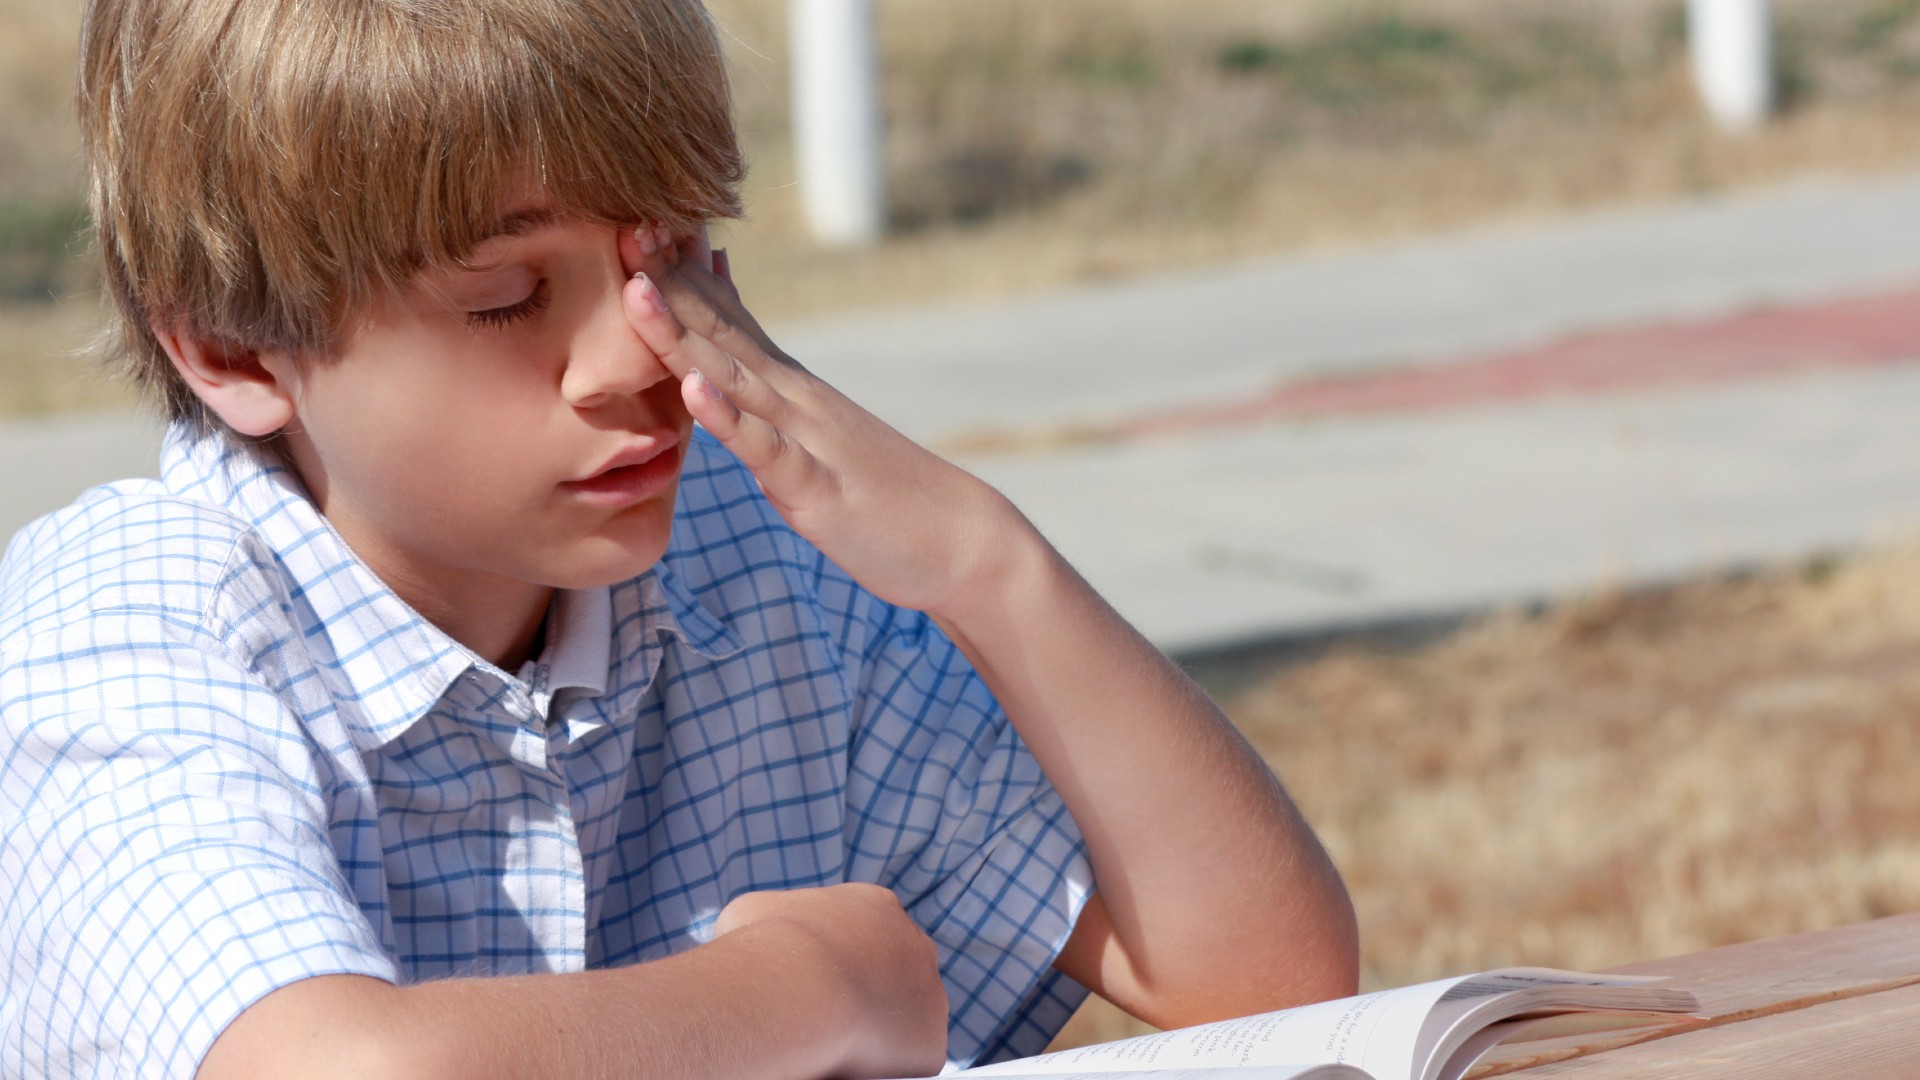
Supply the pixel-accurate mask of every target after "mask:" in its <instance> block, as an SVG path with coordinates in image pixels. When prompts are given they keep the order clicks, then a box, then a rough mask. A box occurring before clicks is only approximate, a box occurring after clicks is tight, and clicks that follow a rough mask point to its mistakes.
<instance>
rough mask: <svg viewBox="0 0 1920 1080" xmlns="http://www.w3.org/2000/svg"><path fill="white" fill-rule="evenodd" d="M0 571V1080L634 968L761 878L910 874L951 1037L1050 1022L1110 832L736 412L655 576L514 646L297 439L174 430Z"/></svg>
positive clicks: (891, 883) (1014, 1038)
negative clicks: (504, 649) (763, 469)
mask: <svg viewBox="0 0 1920 1080" xmlns="http://www.w3.org/2000/svg"><path fill="white" fill-rule="evenodd" d="M162 465H163V467H162V479H160V480H159V481H152V480H145V481H126V482H122V483H118V484H114V485H110V486H107V487H103V488H98V489H95V490H94V491H92V492H89V493H88V494H87V495H86V496H84V497H83V498H82V499H81V500H80V501H79V502H77V503H76V504H74V505H73V506H71V507H69V508H67V509H66V510H63V511H61V512H59V513H57V514H54V515H52V516H50V517H47V518H43V519H41V520H40V521H38V522H36V523H34V524H33V525H31V526H29V527H28V528H26V529H25V530H23V531H22V532H21V533H20V534H19V536H18V537H16V538H15V540H14V542H13V544H12V545H11V547H10V548H9V549H8V551H7V554H6V558H5V561H4V562H0V882H5V883H6V888H5V889H4V894H3V895H0V973H3V974H0V978H4V984H0V988H3V989H4V994H3V995H0V1075H6V1076H22V1077H25V1076H69V1075H74V1076H96V1075H114V1076H132V1075H140V1076H148V1075H155V1076H157V1075H171V1076H182V1077H184V1076H189V1075H190V1074H192V1072H193V1071H194V1069H195V1068H196V1067H197V1065H198V1062H199V1061H200V1058H201V1057H202V1055H203V1054H204V1053H205V1052H206V1050H207V1048H208V1047H209V1046H210V1045H211V1044H212V1042H213V1040H214V1038H215V1037H216V1036H217V1035H218V1034H219V1033H220V1031H221V1030H222V1028H224V1027H225V1025H226V1024H227V1023H229V1022H230V1021H231V1020H232V1019H233V1018H234V1017H235V1016H236V1015H238V1014H239V1013H240V1011H241V1010H243V1009H245V1008H246V1007H247V1006H248V1005H249V1004H250V1003H252V1002H253V1001H255V1000H257V999H259V998H260V997H261V996H262V995H264V994H266V993H268V992H269V991H271V990H273V989H275V988H276V987H280V986H284V985H286V984H288V983H291V982H294V981H296V980H298V979H301V978H305V977H308V976H313V975H321V974H329V973H353V974H361V975H370V976H374V977H377V978H381V979H387V980H391V981H395V982H400V983H406V982H412V981H415V980H420V979H427V978H435V977H444V976H453V975H473V974H493V973H499V974H508V973H526V972H565V971H579V970H582V969H585V968H594V967H608V966H615V965H621V964H632V963H639V962H642V961H646V960H652V959H656V958H659V957H663V956H667V955H669V954H672V953H675V952H679V951H682V950H685V949H688V948H691V947H693V946H695V945H697V944H699V943H701V942H703V941H705V940H708V939H709V938H710V936H711V932H712V924H713V919H714V916H715V915H716V914H717V913H718V912H719V910H720V908H721V907H722V906H723V905H725V904H726V903H727V901H728V900H730V899H731V898H733V897H735V896H738V895H739V894H741V893H743V892H747V891H750V890H758V889H792V888H801V887H807V886H817V885H826V884H832V883H836V882H844V881H867V882H877V883H881V884H884V885H886V886H888V887H889V888H891V889H892V890H893V891H894V892H895V893H896V894H897V895H898V896H899V897H900V899H901V901H902V903H903V904H905V906H906V909H907V911H908V912H909V913H910V914H911V915H912V917H913V918H914V920H915V921H916V922H917V923H918V924H919V925H920V926H921V927H922V928H923V929H924V930H925V931H926V932H927V933H928V934H929V935H930V936H931V937H932V938H933V940H934V941H935V942H936V943H937V945H938V947H939V951H940V957H941V974H942V976H943V978H944V979H945V981H946V988H947V994H948V998H949V1001H950V1003H951V1010H952V1013H951V1017H950V1021H951V1023H950V1035H951V1041H950V1057H951V1059H952V1061H953V1062H954V1064H956V1065H965V1064H969V1063H972V1062H974V1061H981V1060H996V1059H999V1058H1004V1057H1008V1056H1013V1055H1020V1054H1029V1053H1034V1052H1037V1051H1038V1050H1040V1049H1041V1048H1042V1046H1043V1045H1044V1044H1045V1042H1046V1041H1047V1039H1048V1038H1050V1037H1051V1035H1052V1033H1053V1032H1054V1030H1055V1029H1056V1028H1057V1027H1058V1026H1059V1025H1060V1024H1061V1023H1062V1022H1064V1020H1065V1019H1066V1017H1067V1015H1068V1014H1069V1013H1070V1012H1071V1011H1072V1008H1073V1006H1074V1005H1076V1004H1077V1003H1078V1001H1079V999H1080V997H1081V996H1082V995H1083V994H1084V991H1083V990H1081V989H1080V988H1078V987H1077V986H1075V985H1074V984H1073V983H1071V982H1070V981H1069V980H1066V979H1065V978H1063V977H1061V976H1059V975H1058V974H1056V973H1055V972H1053V971H1052V970H1051V966H1050V965H1051V963H1052V961H1053V958H1054V956H1055V954H1056V953H1057V951H1058V950H1059V948H1060V946H1061V945H1062V944H1064V942H1065V940H1066V937H1067V935H1068V933H1069V932H1070V931H1071V929H1072V926H1073V922H1074V919H1075V918H1077V916H1078V913H1079V910H1080V905H1081V904H1082V903H1084V901H1085V899H1086V897H1087V895H1088V893H1089V891H1090V889H1091V887H1092V884H1091V877H1090V871H1089V869H1088V867H1087V863H1086V860H1085V857H1084V855H1083V853H1082V849H1081V844H1080V837H1079V833H1078V832H1077V830H1076V829H1075V827H1074V824H1073V822H1072V820H1071V819H1070V818H1069V817H1068V815H1067V812H1066V810H1065V808H1064V806H1063V805H1062V804H1061V802H1060V799H1059V797H1058V796H1057V795H1056V794H1055V793H1054V791H1053V789H1052V787H1051V785H1049V784H1048V782H1047V780H1046V778H1045V777H1044V776H1043V775H1042V774H1041V772H1040V770H1039V768H1038V767H1037V766H1036V765H1035V763H1034V761H1033V759H1032V757H1031V756H1030V755H1029V754H1028V753H1027V751H1026V749H1025V747H1024V746H1023V745H1022V744H1021V742H1020V740H1019V738H1018V737H1017V736H1016V735H1015V733H1014V731H1013V729H1012V727H1011V726H1010V725H1009V724H1008V723H1007V720H1006V718H1005V716H1004V714H1003V713H1002V712H1001V711H1000V709H999V707H998V706H997V705H996V704H995V702H994V701H993V699H992V697H991V696H990V695H989V694H988V692H987V690H986V688H985V687H984V686H983V684H982V683H981V681H980V679H979V677H978V676H977V675H976V674H975V673H974V672H973V670H972V669H971V668H970V667H969V666H968V664H967V663H966V661H965V659H964V658H962V657H961V656H960V655H959V653H958V652H957V651H956V650H955V648H954V647H953V645H952V644H951V643H950V642H949V641H947V640H946V638H945V637H943V636H942V635H941V634H940V633H939V631H938V630H936V629H935V628H934V627H933V626H932V625H931V623H930V622H929V620H928V619H927V618H925V617H924V616H922V615H920V614H917V613H914V612H908V611H903V610H900V609H897V608H894V607H891V606H889V605H887V604H884V603H882V602H881V601H879V600H877V599H875V598H874V597H873V596H872V595H870V594H869V593H867V592H866V591H865V590H863V589H861V588H860V587H859V586H858V585H856V584H854V582H853V581H852V580H851V579H850V578H849V577H848V576H847V575H846V574H845V573H844V572H842V571H841V570H840V569H839V568H838V567H836V566H834V565H833V564H832V563H830V562H828V561H827V560H826V559H825V558H824V557H823V556H821V555H820V553H819V552H818V551H816V550H815V549H814V548H813V547H811V546H810V545H809V544H807V543H806V542H805V541H803V540H801V539H800V538H799V537H797V536H796V535H795V534H794V533H793V532H792V531H791V530H790V529H788V528H787V527H786V525H785V524H784V523H783V522H782V521H781V520H780V519H779V517H778V515H776V514H775V513H774V512H773V511H772V509H771V508H770V507H769V506H768V504H767V503H766V501H765V499H764V498H762V497H761V496H760V494H759V491H758V488H757V486H756V484H755V482H754V480H753V478H752V476H751V475H750V474H748V473H747V472H746V471H745V469H743V468H742V467H741V466H740V465H739V463H738V462H736V461H735V460H734V459H733V458H732V457H731V456H730V455H728V454H727V452H726V451H725V450H724V449H722V448H721V447H719V445H718V444H717V443H715V442H714V441H713V440H712V439H710V438H709V437H707V436H706V435H705V434H704V433H701V434H699V435H697V436H696V438H695V440H694V441H693V443H692V444H691V447H690V449H689V453H688V460H687V466H686V473H685V477H684V480H683V482H682V484H681V488H680V496H679V508H678V511H677V516H676V518H675V522H674V529H673V537H672V542H671V544H670V546H669V549H668V552H667V555H666V556H665V558H664V559H663V560H662V561H661V563H660V564H659V565H658V566H656V567H654V568H652V569H650V570H648V571H647V572H646V573H645V574H642V575H641V576H640V577H638V578H636V579H634V580H632V581H627V582H623V583H621V584H618V585H615V586H612V587H611V588H609V589H604V590H595V591H588V592H583V593H574V594H562V596H561V599H560V602H558V603H556V604H555V605H554V608H553V611H552V612H551V613H550V615H549V619H550V624H549V633H548V641H549V646H548V648H547V651H546V652H545V653H544V654H543V656H542V658H541V660H540V661H539V662H538V663H536V664H530V665H529V666H528V667H527V668H526V669H524V670H523V671H521V672H516V673H509V672H506V671H502V670H500V669H499V668H497V667H495V666H493V665H492V664H489V663H488V662H486V661H485V660H483V659H481V658H480V657H478V656H477V655H475V654H474V653H473V652H471V651H470V650H468V649H467V648H465V647H464V646H462V645H460V644H459V643H458V642H456V641H454V640H452V639H451V638H449V637H447V636H446V635H445V634H443V633H441V632H440V631H439V630H438V629H436V628H435V627H434V626H432V625H431V624H430V623H428V622H426V621H425V620H424V619H422V618H421V617H420V616H419V615H418V614H416V613H415V612H414V611H413V610H412V609H411V608H409V607H408V606H407V605H406V604H404V603H403V602H402V601H401V600H400V599H399V597H397V596H396V595H395V594H394V593H393V592H392V591H391V590H389V589H388V588H387V587H386V586H385V585H384V584H383V583H382V582H381V581H380V580H379V579H378V578H377V577H375V576H374V575H373V573H372V572H371V571H370V570H369V569H368V568H367V567H366V566H365V564H363V563H362V562H360V561H359V560H358V559H357V558H356V557H355V556H354V555H353V553H352V552H351V551H350V550H349V549H348V548H347V546H346V545H345V543H344V542H343V541H342V540H341V539H340V537H339V536H338V534H336V533H335V532H334V531H333V530H332V528H331V527H330V526H329V525H328V524H327V522H326V520H325V519H324V518H322V517H321V516H320V515H319V513H318V512H317V511H316V510H315V509H314V507H313V505H312V504H311V503H310V502H309V501H308V500H307V498H306V497H305V496H304V494H302V492H301V490H300V488H299V485H298V483H297V481H296V480H295V479H294V478H293V477H292V475H291V474H290V473H289V472H287V471H286V470H285V469H284V468H283V467H281V466H280V465H278V464H277V463H275V462H273V461H272V460H271V459H270V458H268V457H267V456H265V455H262V454H259V453H257V452H255V451H252V450H249V449H246V448H242V447H239V446H237V445H235V444H234V443H232V442H231V441H229V440H226V439H224V438H220V437H209V438H204V439H198V440H196V439H193V438H191V437H189V436H187V435H185V434H183V433H182V432H181V431H179V430H176V431H174V432H173V433H171V434H170V436H169V439H168V444H167V447H166V449H165V450H164V452H163V462H162Z"/></svg>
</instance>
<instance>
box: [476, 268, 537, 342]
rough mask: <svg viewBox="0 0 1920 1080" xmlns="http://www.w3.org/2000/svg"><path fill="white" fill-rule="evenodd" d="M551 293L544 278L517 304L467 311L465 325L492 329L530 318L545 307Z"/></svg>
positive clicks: (477, 328)
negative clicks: (530, 293)
mask: <svg viewBox="0 0 1920 1080" xmlns="http://www.w3.org/2000/svg"><path fill="white" fill-rule="evenodd" d="M552 299H553V295H552V293H551V292H549V291H548V289H547V282H546V279H545V278H542V279H540V282H539V284H537V285H535V286H534V287H533V293H532V295H530V296H528V297H527V298H526V299H525V300H522V301H520V302H519V303H517V304H508V305H507V306H506V307H497V308H488V309H487V310H486V311H469V312H467V325H468V326H470V327H472V328H474V329H475V330H482V329H494V330H498V329H500V328H502V327H506V326H511V325H512V324H514V323H517V322H519V321H520V320H522V319H531V318H533V317H534V316H535V315H538V314H540V313H541V312H542V311H545V310H546V309H547V304H548V303H550V302H551V301H552Z"/></svg>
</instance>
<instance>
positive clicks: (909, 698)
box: [847, 583, 1093, 1067]
mask: <svg viewBox="0 0 1920 1080" xmlns="http://www.w3.org/2000/svg"><path fill="white" fill-rule="evenodd" d="M848 585H849V587H852V588H853V589H854V590H855V595H856V598H855V600H854V607H855V612H856V615H857V617H858V621H859V624H860V627H861V632H860V634H858V635H857V637H858V644H859V646H860V647H859V648H858V650H857V654H856V655H857V659H858V664H859V668H858V671H859V676H860V683H859V685H858V686H856V687H855V688H854V693H855V695H856V699H855V700H856V707H855V711H856V719H855V723H856V727H855V730H854V733H853V747H852V753H851V759H850V764H849V773H848V778H847V800H848V819H847V820H848V823H849V824H848V845H847V848H848V859H849V863H850V865H849V876H850V877H853V878H855V879H857V880H872V881H879V882H882V883H885V884H888V885H889V886H891V887H892V888H893V889H894V890H895V892H897V893H899V894H900V895H901V896H902V898H903V901H904V902H905V903H906V905H907V910H908V912H909V914H911V915H912V916H913V917H914V919H915V920H916V921H917V922H919V923H920V925H921V926H922V927H924V928H925V929H926V930H927V932H928V934H929V935H930V936H931V937H932V938H933V940H934V942H935V944H936V945H937V946H938V947H939V950H940V963H941V975H942V977H943V979H944V980H945V982H946V988H947V997H948V1004H949V1009H950V1016H949V1044H948V1045H949V1051H948V1053H949V1057H950V1059H951V1061H952V1063H953V1064H955V1065H958V1066H963V1067H964V1066H967V1065H972V1064H979V1063H984V1062H988V1061H996V1060H1002V1059H1004V1058H1008V1057H1017V1056H1024V1055H1027V1054H1034V1053H1039V1052H1040V1051H1041V1050H1042V1049H1044V1048H1045V1046H1046V1044H1047V1042H1048V1041H1049V1040H1050V1039H1052V1037H1053V1035H1054V1034H1055V1033H1056V1032H1057V1031H1058V1030H1059V1028H1060V1026H1061V1025H1062V1024H1064V1023H1065V1022H1066V1020H1067V1018H1068V1017H1069V1016H1070V1015H1072V1012H1073V1010H1074V1008H1075V1007H1076V1006H1078V1005H1079V1004H1080V1002H1081V1001H1082V1000H1084V999H1085V997H1086V993H1087V992H1086V990H1085V989H1084V988H1082V987H1080V986H1079V985H1078V984H1076V983H1074V982H1073V981H1072V980H1070V979H1068V978H1067V977H1066V976H1064V975H1062V974H1060V973H1059V972H1057V971H1055V970H1053V966H1052V965H1053V961H1054V959H1055V957H1057V956H1058V955H1059V953H1060V950H1061V948H1062V947H1063V946H1064V945H1065V944H1066V941H1067V938H1068V936H1069V935H1070V934H1071V933H1072V931H1073V927H1074V923H1075V921H1076V920H1077V919H1078V918H1079V915H1080V911H1081V908H1082V907H1083V906H1084V905H1085V903H1086V901H1087V899H1088V897H1089V896H1090V895H1091V892H1092V888H1093V881H1092V871H1091V869H1090V866H1089V864H1088V862H1087V859H1086V855H1085V851H1084V845H1083V844H1082V841H1081V838H1080V831H1079V829H1078V827H1077V826H1076V825H1075V824H1074V821H1073V818H1072V817H1071V816H1070V815H1069V814H1068V812H1067V808H1066V806H1065V804H1064V803H1062V802H1061V800H1060V796H1059V795H1058V793H1056V792H1055V791H1054V788H1053V785H1052V784H1051V783H1050V782H1049V781H1048V779H1047V777H1046V775H1045V774H1044V773H1042V772H1041V771H1040V766H1039V764H1038V763H1037V762H1035V761H1034V759H1033V755H1032V754H1031V753H1030V752H1029V751H1028V750H1027V747H1026V744H1025V743H1023V742H1022V741H1021V739H1020V736H1019V734H1018V733H1017V732H1015V730H1014V728H1013V725H1012V724H1011V723H1010V722H1009V721H1008V719H1007V716H1006V714H1005V713H1004V712H1003V711H1002V710H1001V708H1000V706H999V704H998V703H997V702H996V701H995V700H994V698H993V695H992V694H991V693H990V692H989V691H988V690H987V687H986V684H985V683H984V682H983V681H982V680H981V679H980V677H979V675H978V674H977V673H976V672H975V671H974V669H973V667H972V665H971V664H970V663H969V662H968V661H967V659H966V657H965V656H964V655H962V654H961V652H960V651H959V649H958V648H956V647H955V646H954V645H953V643H952V642H951V641H950V640H948V638H947V637H946V635H945V634H943V633H942V632H941V631H940V629H939V628H938V627H937V626H935V625H934V624H933V622H932V620H931V619H929V618H927V617H926V616H925V615H924V614H921V613H919V612H912V611H904V610H901V609H897V608H893V607H891V606H889V605H886V604H884V603H882V602H880V601H878V600H876V599H874V598H872V597H871V596H869V595H866V594H865V593H864V592H860V591H858V589H857V586H851V583H848Z"/></svg>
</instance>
